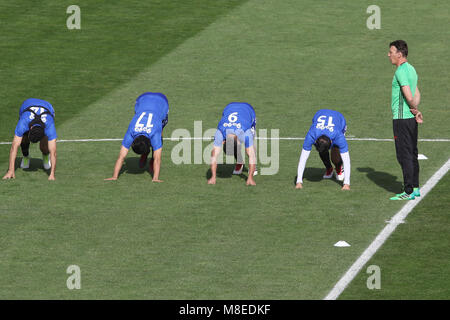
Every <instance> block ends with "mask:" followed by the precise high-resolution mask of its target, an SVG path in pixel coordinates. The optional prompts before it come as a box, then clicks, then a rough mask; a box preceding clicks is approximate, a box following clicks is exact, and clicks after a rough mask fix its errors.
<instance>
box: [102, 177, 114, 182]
mask: <svg viewBox="0 0 450 320" xmlns="http://www.w3.org/2000/svg"><path fill="white" fill-rule="evenodd" d="M116 180H117V178H114V177H111V178H108V179H105V181H116Z"/></svg>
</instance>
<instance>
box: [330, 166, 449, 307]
mask: <svg viewBox="0 0 450 320" xmlns="http://www.w3.org/2000/svg"><path fill="white" fill-rule="evenodd" d="M448 170H450V159H448V160H447V162H446V163H445V164H444V165H443V166H442V167H441V168H440V169H439V170H438V171H436V173H435V174H434V175H433V176H432V177H431V178H430V179H428V181H427V182H426V183H425V185H424V186H423V187H422V188H420V193H421V197H420V198H416V199H415V200H408V202H407V203H406V204H405V205H404V206H403V208H401V209H400V211H398V212H397V213H396V214H395V215H394V216H393V217H392V219H391V220H390V221H389V223H388V224H387V225H386V227H384V229H383V230H382V231H381V232H380V233H379V234H378V236H377V237H376V238H375V240H373V242H372V243H371V244H370V245H369V247H368V248H367V249H366V250H365V251H364V252H363V253H362V254H361V256H360V257H359V258H358V259H357V260H356V261H355V263H353V265H352V266H351V267H350V268H349V269H348V270H347V272H346V273H345V274H344V275H343V276H342V278H341V279H340V280H339V281H338V282H337V283H336V285H335V286H334V287H333V289H331V291H330V292H329V293H328V295H327V296H326V297H325V298H324V300H336V299H337V298H338V297H339V295H340V294H341V293H342V292H343V291H344V289H345V288H346V287H347V286H348V285H349V284H350V282H351V281H352V280H353V279H354V278H355V277H356V275H357V274H358V273H359V271H360V270H361V269H362V268H363V267H364V265H365V264H366V263H367V262H368V261H369V260H370V259H371V258H372V256H373V255H374V254H375V253H376V252H377V250H378V249H379V248H380V247H381V246H382V245H383V244H384V242H385V241H386V240H387V238H389V236H390V235H391V234H392V233H393V232H394V231H395V229H396V228H397V226H398V225H399V224H400V223H403V222H404V219H405V218H406V217H407V216H408V214H409V213H410V212H411V211H412V210H413V209H414V207H415V206H417V205H418V204H419V202H420V201H421V200H422V199H423V198H424V197H425V196H426V195H427V194H428V192H430V191H431V189H433V187H434V186H435V185H436V184H437V183H438V182H439V180H441V178H442V177H443V176H444V175H445V174H446V173H447V171H448Z"/></svg>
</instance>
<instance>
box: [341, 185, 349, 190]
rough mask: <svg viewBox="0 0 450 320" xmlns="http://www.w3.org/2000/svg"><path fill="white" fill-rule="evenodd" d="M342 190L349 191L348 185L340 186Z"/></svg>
mask: <svg viewBox="0 0 450 320" xmlns="http://www.w3.org/2000/svg"><path fill="white" fill-rule="evenodd" d="M342 190H350V185H349V184H344V185H343V186H342Z"/></svg>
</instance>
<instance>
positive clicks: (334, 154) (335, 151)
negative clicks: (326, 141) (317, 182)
mask: <svg viewBox="0 0 450 320" xmlns="http://www.w3.org/2000/svg"><path fill="white" fill-rule="evenodd" d="M331 161H332V162H333V164H334V166H335V168H336V179H337V180H339V181H343V180H344V168H343V166H342V163H343V162H342V158H341V153H340V151H339V148H338V147H333V148H331Z"/></svg>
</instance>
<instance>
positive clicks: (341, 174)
mask: <svg viewBox="0 0 450 320" xmlns="http://www.w3.org/2000/svg"><path fill="white" fill-rule="evenodd" d="M336 179H337V180H339V181H344V168H343V167H342V166H340V167H339V168H336Z"/></svg>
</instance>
